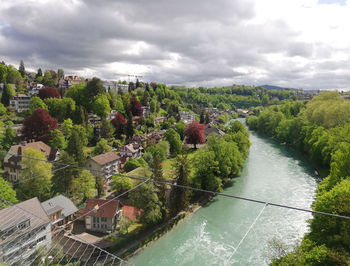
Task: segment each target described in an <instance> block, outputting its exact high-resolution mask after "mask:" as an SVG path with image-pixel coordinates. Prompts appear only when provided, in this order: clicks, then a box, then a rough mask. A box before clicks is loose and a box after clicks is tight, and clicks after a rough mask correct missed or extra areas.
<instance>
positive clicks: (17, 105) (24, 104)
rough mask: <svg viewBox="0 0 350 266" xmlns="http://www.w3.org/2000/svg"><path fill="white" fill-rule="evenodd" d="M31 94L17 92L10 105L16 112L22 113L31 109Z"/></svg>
mask: <svg viewBox="0 0 350 266" xmlns="http://www.w3.org/2000/svg"><path fill="white" fill-rule="evenodd" d="M29 102H30V96H28V95H26V94H17V95H16V96H14V97H13V99H11V100H10V106H11V107H13V108H14V109H15V111H16V112H18V113H21V112H23V111H27V110H29Z"/></svg>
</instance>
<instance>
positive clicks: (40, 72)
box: [35, 68, 43, 77]
mask: <svg viewBox="0 0 350 266" xmlns="http://www.w3.org/2000/svg"><path fill="white" fill-rule="evenodd" d="M42 76H43V71H42V70H41V68H39V69H38V72H37V73H36V76H35V77H42Z"/></svg>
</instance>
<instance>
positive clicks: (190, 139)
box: [185, 121, 205, 149]
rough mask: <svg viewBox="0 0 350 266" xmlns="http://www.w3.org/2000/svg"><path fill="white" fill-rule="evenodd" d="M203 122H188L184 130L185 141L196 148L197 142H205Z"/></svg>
mask: <svg viewBox="0 0 350 266" xmlns="http://www.w3.org/2000/svg"><path fill="white" fill-rule="evenodd" d="M204 128H205V125H204V124H199V123H198V122H197V121H193V122H192V123H191V124H188V125H187V127H186V130H185V136H186V142H187V143H189V144H193V145H194V148H195V149H196V148H197V146H196V145H197V144H202V143H204V142H205V134H204Z"/></svg>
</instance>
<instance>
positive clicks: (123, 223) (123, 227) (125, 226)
mask: <svg viewBox="0 0 350 266" xmlns="http://www.w3.org/2000/svg"><path fill="white" fill-rule="evenodd" d="M132 224H133V221H132V220H131V219H130V218H128V217H126V216H123V218H122V219H121V220H120V222H119V227H120V231H121V232H122V234H125V231H126V233H127V234H128V233H129V231H128V230H129V226H130V225H132Z"/></svg>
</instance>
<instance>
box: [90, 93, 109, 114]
mask: <svg viewBox="0 0 350 266" xmlns="http://www.w3.org/2000/svg"><path fill="white" fill-rule="evenodd" d="M92 112H93V113H94V114H97V115H98V116H99V117H101V118H106V117H107V116H108V115H109V113H110V112H111V107H110V106H109V100H108V97H107V95H106V94H99V95H97V96H95V97H94V101H93V103H92Z"/></svg>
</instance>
